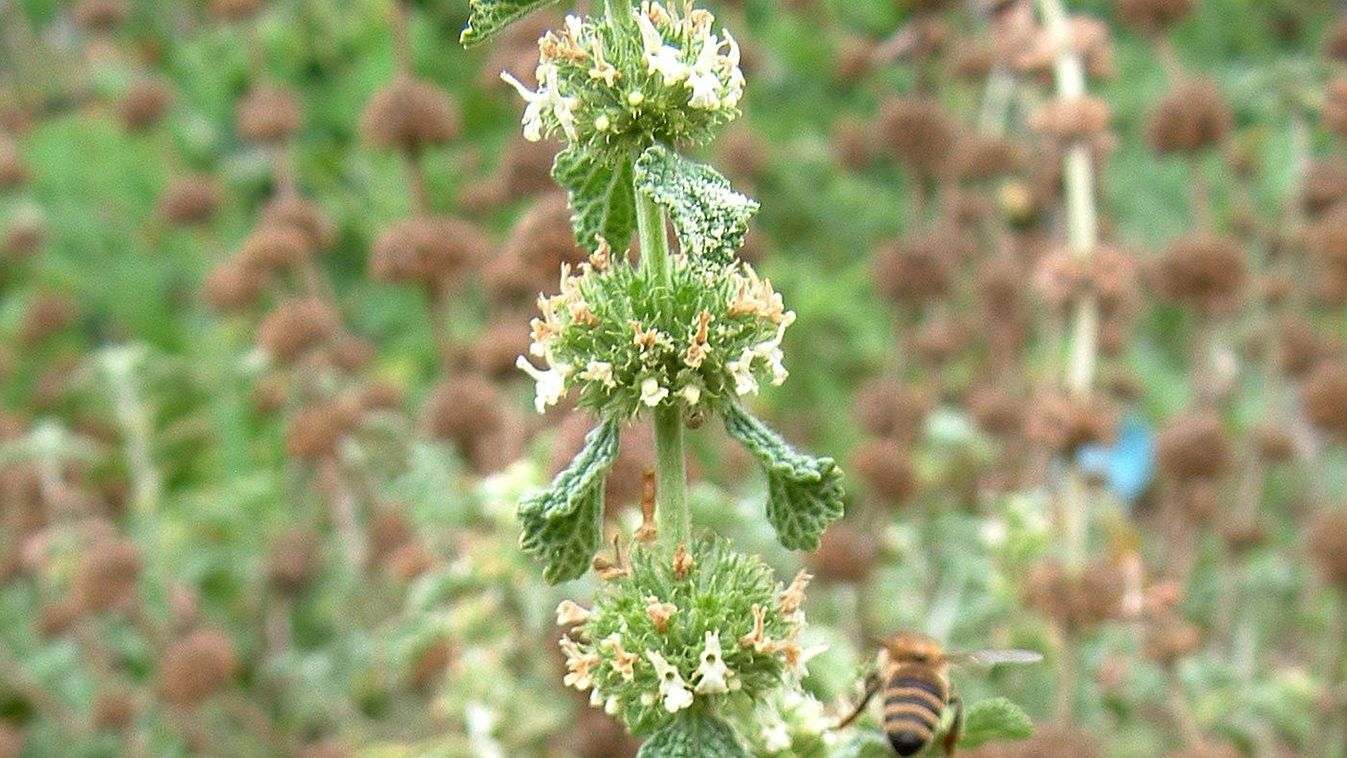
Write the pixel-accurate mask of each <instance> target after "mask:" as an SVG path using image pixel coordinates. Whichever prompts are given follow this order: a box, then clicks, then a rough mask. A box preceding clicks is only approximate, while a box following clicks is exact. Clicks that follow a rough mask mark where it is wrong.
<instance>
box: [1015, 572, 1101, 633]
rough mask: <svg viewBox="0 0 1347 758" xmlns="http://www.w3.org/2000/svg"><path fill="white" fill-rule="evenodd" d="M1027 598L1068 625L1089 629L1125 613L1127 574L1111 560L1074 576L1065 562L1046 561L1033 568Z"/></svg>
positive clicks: (1043, 611)
mask: <svg viewBox="0 0 1347 758" xmlns="http://www.w3.org/2000/svg"><path fill="white" fill-rule="evenodd" d="M1024 592H1025V602H1027V603H1028V604H1029V606H1030V607H1032V608H1034V609H1035V610H1037V611H1038V612H1040V613H1042V614H1043V615H1045V616H1047V617H1048V618H1050V619H1052V620H1054V621H1056V622H1057V623H1058V624H1060V625H1062V626H1063V627H1065V628H1068V629H1085V628H1088V627H1091V626H1094V625H1096V624H1099V623H1101V622H1103V621H1108V620H1110V619H1115V618H1118V617H1119V616H1120V615H1121V614H1122V610H1123V608H1122V601H1123V577H1122V572H1121V571H1120V570H1119V568H1118V567H1117V566H1116V565H1114V564H1112V563H1107V562H1097V563H1092V564H1090V565H1088V566H1086V567H1085V568H1084V569H1083V570H1082V571H1081V572H1080V573H1079V574H1078V575H1075V576H1073V575H1072V574H1071V573H1070V572H1068V571H1067V570H1066V569H1065V567H1063V566H1062V564H1061V563H1058V562H1056V561H1044V562H1042V563H1039V564H1037V565H1035V566H1034V567H1033V568H1032V569H1030V571H1029V577H1028V580H1027V582H1026V584H1025V591H1024Z"/></svg>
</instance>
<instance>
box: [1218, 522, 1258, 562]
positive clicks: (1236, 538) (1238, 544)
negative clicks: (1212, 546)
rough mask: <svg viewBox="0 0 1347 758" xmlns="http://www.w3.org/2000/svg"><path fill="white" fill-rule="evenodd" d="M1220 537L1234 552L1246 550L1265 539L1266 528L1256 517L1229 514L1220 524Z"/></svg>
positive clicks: (1239, 552) (1256, 545)
mask: <svg viewBox="0 0 1347 758" xmlns="http://www.w3.org/2000/svg"><path fill="white" fill-rule="evenodd" d="M1220 531H1221V538H1222V539H1224V540H1225V544H1226V545H1228V546H1229V547H1230V549H1231V550H1232V551H1234V552H1235V553H1236V554H1243V553H1247V552H1248V551H1250V550H1252V549H1254V548H1256V547H1258V546H1259V545H1262V544H1263V543H1265V542H1266V541H1267V537H1268V530H1267V527H1266V526H1265V525H1264V524H1263V522H1261V521H1259V520H1258V519H1257V518H1249V517H1247V516H1231V517H1230V518H1228V519H1226V520H1225V522H1223V523H1222V524H1221V526H1220Z"/></svg>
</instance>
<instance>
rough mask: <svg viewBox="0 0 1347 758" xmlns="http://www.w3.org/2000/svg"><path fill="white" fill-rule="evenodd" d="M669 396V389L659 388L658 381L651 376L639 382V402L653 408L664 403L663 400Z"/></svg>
mask: <svg viewBox="0 0 1347 758" xmlns="http://www.w3.org/2000/svg"><path fill="white" fill-rule="evenodd" d="M668 396H669V388H668V387H661V386H660V384H659V380H658V379H656V378H655V377H653V376H648V377H646V378H645V379H642V380H641V402H643V403H645V404H646V405H647V406H649V407H651V408H654V407H655V406H657V405H659V404H660V403H662V402H664V398H666V397H668Z"/></svg>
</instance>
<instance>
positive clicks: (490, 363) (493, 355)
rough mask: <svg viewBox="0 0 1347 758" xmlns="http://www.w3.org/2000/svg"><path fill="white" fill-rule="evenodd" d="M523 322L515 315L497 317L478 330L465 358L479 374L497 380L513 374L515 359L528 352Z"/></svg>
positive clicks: (516, 373)
mask: <svg viewBox="0 0 1347 758" xmlns="http://www.w3.org/2000/svg"><path fill="white" fill-rule="evenodd" d="M529 341H530V340H529V329H528V325H527V321H526V320H523V319H518V318H513V317H512V318H505V319H501V320H498V321H496V322H494V323H492V324H490V325H489V326H487V328H486V329H485V330H484V331H483V332H482V335H481V336H480V337H478V338H477V341H476V342H475V343H474V344H473V347H472V353H471V355H470V356H469V361H470V362H471V363H472V365H473V366H474V367H475V368H476V369H477V371H478V372H479V373H481V374H482V375H483V376H486V377H489V378H491V379H495V380H497V381H499V380H503V379H509V378H512V377H516V376H518V374H519V369H518V368H517V367H516V366H515V361H516V359H517V358H518V357H519V356H521V355H523V354H524V353H526V352H528V349H529Z"/></svg>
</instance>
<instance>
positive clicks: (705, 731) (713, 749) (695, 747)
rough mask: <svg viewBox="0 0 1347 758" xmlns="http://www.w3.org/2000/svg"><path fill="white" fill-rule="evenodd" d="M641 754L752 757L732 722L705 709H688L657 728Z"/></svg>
mask: <svg viewBox="0 0 1347 758" xmlns="http://www.w3.org/2000/svg"><path fill="white" fill-rule="evenodd" d="M636 755H637V758H748V751H746V750H744V748H743V746H742V745H740V744H739V738H738V737H736V736H735V734H734V730H733V729H731V728H730V725H729V724H726V723H725V722H724V721H721V720H720V719H718V718H715V717H714V716H711V715H708V714H704V713H686V714H684V715H683V716H681V717H680V718H678V719H675V720H674V721H673V722H671V723H670V724H669V725H668V726H666V727H664V728H663V729H661V730H659V731H658V732H655V733H654V734H653V735H651V737H650V739H648V740H646V742H645V744H644V745H641V751H640V752H639V753H637V754H636Z"/></svg>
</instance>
